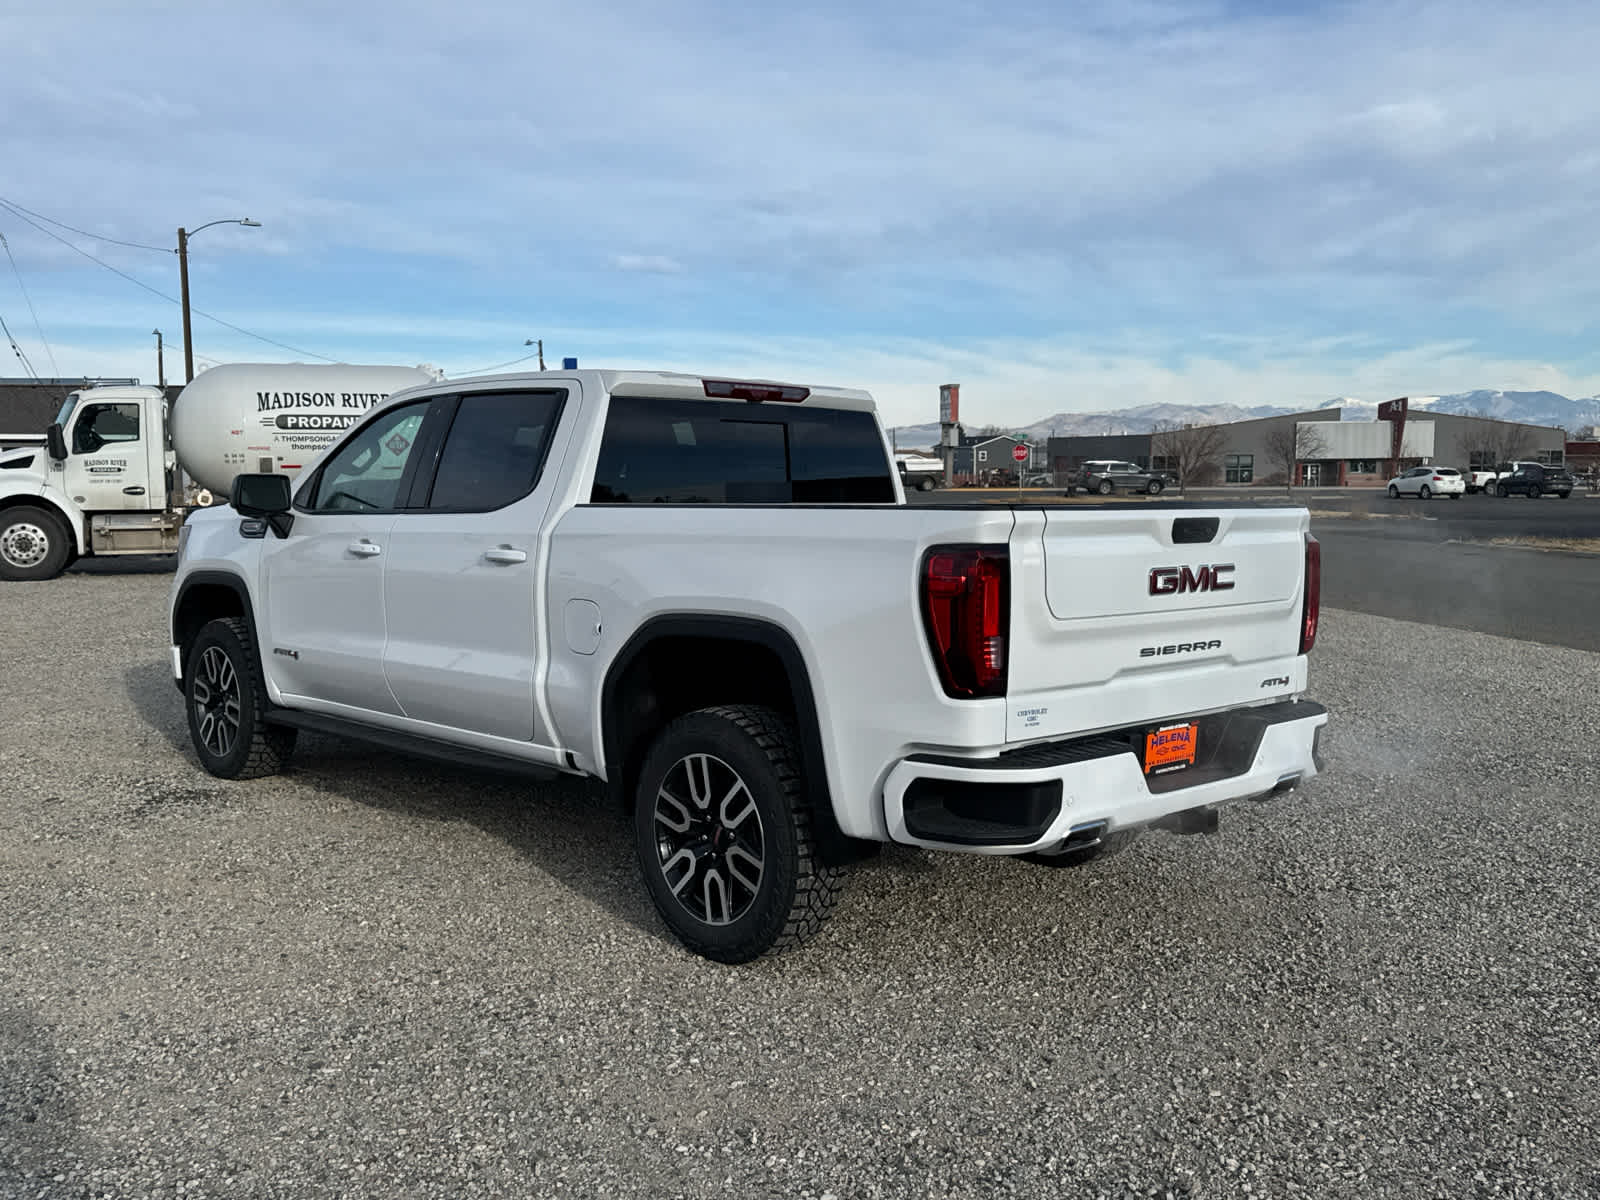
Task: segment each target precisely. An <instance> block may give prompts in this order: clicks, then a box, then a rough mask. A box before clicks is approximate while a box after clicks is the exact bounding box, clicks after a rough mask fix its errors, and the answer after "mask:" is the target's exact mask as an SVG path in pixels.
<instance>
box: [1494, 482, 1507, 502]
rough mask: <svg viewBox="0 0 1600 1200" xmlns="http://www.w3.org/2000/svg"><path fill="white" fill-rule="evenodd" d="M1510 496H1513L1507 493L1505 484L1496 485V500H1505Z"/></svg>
mask: <svg viewBox="0 0 1600 1200" xmlns="http://www.w3.org/2000/svg"><path fill="white" fill-rule="evenodd" d="M1510 494H1511V493H1510V492H1508V491H1506V485H1505V484H1503V483H1497V484H1495V485H1494V498H1495V499H1496V500H1504V499H1505V498H1506V497H1507V496H1509V495H1510Z"/></svg>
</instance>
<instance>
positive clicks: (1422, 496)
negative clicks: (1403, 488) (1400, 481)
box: [1417, 484, 1433, 500]
mask: <svg viewBox="0 0 1600 1200" xmlns="http://www.w3.org/2000/svg"><path fill="white" fill-rule="evenodd" d="M1417 498H1418V499H1419V500H1432V499H1433V489H1432V488H1430V487H1429V486H1428V485H1427V484H1423V485H1422V490H1421V491H1420V492H1418V493H1417Z"/></svg>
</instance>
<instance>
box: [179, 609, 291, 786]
mask: <svg viewBox="0 0 1600 1200" xmlns="http://www.w3.org/2000/svg"><path fill="white" fill-rule="evenodd" d="M183 700H184V708H185V709H187V710H188V714H189V737H190V740H191V741H193V742H194V750H195V753H196V754H197V755H198V756H199V758H200V765H201V766H203V767H204V768H205V769H206V770H207V771H209V772H211V774H213V775H215V776H217V777H218V778H221V779H259V778H261V777H262V776H264V775H276V774H277V773H278V772H279V771H280V770H282V769H283V764H284V763H285V762H286V761H287V760H288V757H289V754H290V752H291V751H292V750H293V749H294V741H295V731H294V730H293V729H288V728H285V727H283V726H279V725H269V724H267V722H266V721H265V720H264V719H263V718H264V716H265V714H266V711H267V689H266V684H265V683H264V682H263V681H262V678H261V664H260V661H259V660H258V659H257V657H256V642H255V636H254V634H253V633H252V631H251V629H250V626H249V624H248V623H247V622H246V621H244V620H243V619H241V618H239V617H224V618H221V619H219V620H216V621H211V622H208V623H207V624H206V625H205V627H204V628H202V629H201V630H200V633H199V634H198V635H197V636H196V637H195V639H194V642H193V644H192V645H191V646H190V647H189V653H188V657H187V659H186V661H185V663H184V668H183Z"/></svg>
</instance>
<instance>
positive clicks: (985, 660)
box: [922, 546, 1011, 699]
mask: <svg viewBox="0 0 1600 1200" xmlns="http://www.w3.org/2000/svg"><path fill="white" fill-rule="evenodd" d="M1010 605H1011V561H1010V558H1009V557H1008V554H1007V551H1006V548H1005V547H1004V546H935V547H933V548H932V549H931V550H929V551H928V553H927V555H926V556H925V557H924V558H923V560H922V620H923V623H924V624H925V625H926V626H927V631H928V646H929V648H930V649H931V650H932V651H933V662H934V665H935V666H936V667H937V668H938V669H939V682H940V683H942V684H943V685H944V690H945V694H946V695H948V696H955V697H957V698H959V699H969V698H973V697H979V696H1003V695H1005V694H1006V634H1007V632H1008V631H1009V629H1010V624H1011V619H1010V611H1011V606H1010Z"/></svg>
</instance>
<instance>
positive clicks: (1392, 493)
mask: <svg viewBox="0 0 1600 1200" xmlns="http://www.w3.org/2000/svg"><path fill="white" fill-rule="evenodd" d="M1389 499H1391V500H1398V499H1400V489H1399V488H1397V487H1395V485H1394V484H1392V483H1391V484H1390V485H1389Z"/></svg>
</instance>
